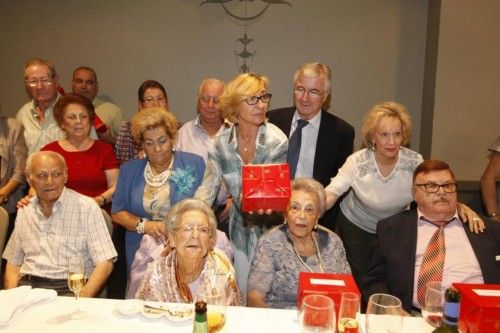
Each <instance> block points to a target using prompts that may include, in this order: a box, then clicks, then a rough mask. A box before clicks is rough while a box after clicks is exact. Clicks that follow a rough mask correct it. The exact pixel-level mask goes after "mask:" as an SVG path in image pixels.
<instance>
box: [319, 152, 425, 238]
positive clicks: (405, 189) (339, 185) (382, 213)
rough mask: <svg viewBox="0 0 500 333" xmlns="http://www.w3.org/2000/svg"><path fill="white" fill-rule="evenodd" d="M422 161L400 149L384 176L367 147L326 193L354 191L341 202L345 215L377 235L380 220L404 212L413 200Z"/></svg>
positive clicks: (354, 155)
mask: <svg viewBox="0 0 500 333" xmlns="http://www.w3.org/2000/svg"><path fill="white" fill-rule="evenodd" d="M422 162H423V158H422V156H421V155H420V154H419V153H417V152H414V151H413V150H410V149H408V148H404V147H401V149H400V151H399V157H398V162H397V164H396V166H395V167H394V169H393V170H392V172H391V173H390V174H389V175H388V176H387V177H383V176H382V175H381V174H380V172H379V170H378V167H377V163H376V161H375V154H374V152H373V151H372V150H370V149H367V148H365V149H362V150H360V151H357V152H355V153H354V154H352V155H351V156H349V157H348V158H347V160H346V162H345V163H344V165H343V166H342V167H341V168H340V169H339V173H338V174H337V176H335V177H334V178H332V181H331V182H330V184H329V185H328V186H327V187H326V188H325V190H326V191H328V192H333V193H335V194H336V195H338V196H340V195H342V194H344V193H345V192H347V191H348V190H349V189H351V190H350V192H349V193H348V194H347V196H346V197H345V198H344V200H342V202H341V203H340V208H341V209H342V213H344V215H345V216H346V217H347V219H348V220H349V221H351V222H352V223H354V224H355V225H356V226H358V227H359V228H361V229H363V230H365V231H367V232H370V233H373V234H374V233H375V231H376V226H377V222H378V221H379V220H381V219H384V218H386V217H389V216H391V215H394V214H396V213H399V212H401V211H402V210H404V209H405V208H406V207H407V206H408V204H409V203H410V202H412V201H413V197H412V194H411V187H412V178H413V171H414V170H415V168H416V167H417V166H418V165H419V164H420V163H422Z"/></svg>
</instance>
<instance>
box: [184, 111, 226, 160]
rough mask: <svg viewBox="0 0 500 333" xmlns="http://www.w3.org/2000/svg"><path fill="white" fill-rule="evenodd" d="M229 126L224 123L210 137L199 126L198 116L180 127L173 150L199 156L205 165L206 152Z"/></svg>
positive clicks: (200, 125)
mask: <svg viewBox="0 0 500 333" xmlns="http://www.w3.org/2000/svg"><path fill="white" fill-rule="evenodd" d="M229 126H230V124H229V123H228V122H227V121H224V123H223V125H222V126H221V127H220V128H219V130H218V131H217V134H215V135H214V136H212V137H210V135H209V134H208V132H207V130H206V129H205V128H204V127H203V125H202V124H201V121H200V116H198V117H196V119H194V120H191V121H188V122H187V123H185V124H184V125H183V126H182V127H181V129H180V130H179V138H178V139H177V144H176V147H175V148H176V149H178V150H181V151H186V152H188V153H193V154H196V155H199V156H201V157H203V159H204V160H205V163H207V160H208V152H209V151H210V149H211V148H212V145H213V143H214V140H215V138H216V137H217V135H219V134H220V133H222V131H223V130H224V128H228V127H229Z"/></svg>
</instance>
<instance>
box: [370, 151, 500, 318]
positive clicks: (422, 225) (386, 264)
mask: <svg viewBox="0 0 500 333" xmlns="http://www.w3.org/2000/svg"><path fill="white" fill-rule="evenodd" d="M412 192H413V196H414V198H415V201H416V203H417V208H416V209H412V210H409V211H404V212H402V213H399V214H396V215H393V216H391V217H389V218H387V219H384V220H382V221H380V222H379V223H378V225H377V246H376V248H375V252H374V254H373V257H372V261H371V265H370V269H369V270H368V273H367V275H366V277H365V279H364V283H363V286H362V288H361V290H362V293H363V298H364V300H365V301H367V300H368V298H369V297H370V295H372V294H374V293H388V294H391V295H394V296H396V297H398V298H399V299H400V300H401V302H402V305H403V308H404V309H405V310H406V311H408V312H409V311H411V310H417V309H420V308H421V305H422V304H420V302H419V299H418V285H419V283H418V282H419V279H420V278H421V277H422V276H423V275H424V274H427V273H429V271H431V270H432V271H433V272H432V274H431V276H432V277H433V278H432V279H431V280H435V277H434V275H433V274H434V269H436V267H441V266H440V265H431V266H430V267H432V269H430V268H429V270H427V269H426V268H423V267H426V266H428V265H426V264H424V262H425V260H424V257H425V256H424V254H426V249H427V246H428V245H429V244H430V243H431V239H432V237H433V234H434V233H435V232H436V231H437V230H438V229H439V228H438V226H436V225H434V224H433V223H432V222H431V221H446V225H445V226H444V228H443V231H444V248H445V255H444V264H443V266H442V269H439V271H440V272H441V273H442V279H441V281H442V284H443V285H444V286H449V285H451V284H452V283H453V282H464V283H494V284H497V283H500V224H499V223H495V222H494V221H492V220H490V219H488V218H486V217H482V219H483V221H484V222H485V226H486V228H485V230H484V232H483V233H479V234H477V233H474V232H472V231H471V230H470V228H469V227H468V226H464V224H463V223H462V222H461V221H460V219H459V216H458V215H457V192H456V181H455V176H454V175H453V172H452V171H451V169H450V168H449V166H448V164H446V163H444V162H442V161H436V160H428V161H425V162H423V163H422V164H420V165H419V166H418V167H417V169H415V172H414V174H413V189H412ZM431 245H434V246H436V245H435V244H431ZM422 268H423V269H422ZM424 272H425V273H424ZM427 280H428V279H427ZM424 281H425V279H424ZM421 285H422V286H424V284H423V283H421ZM422 290H423V289H422ZM422 294H423V293H422Z"/></svg>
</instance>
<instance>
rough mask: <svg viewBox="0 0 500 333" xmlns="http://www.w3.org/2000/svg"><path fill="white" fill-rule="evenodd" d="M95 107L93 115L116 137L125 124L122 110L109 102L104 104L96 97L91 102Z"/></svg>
mask: <svg viewBox="0 0 500 333" xmlns="http://www.w3.org/2000/svg"><path fill="white" fill-rule="evenodd" d="M92 104H94V106H95V113H96V114H97V115H98V116H99V118H101V120H102V122H103V123H105V124H106V125H108V126H109V128H110V129H111V131H112V132H113V136H114V137H116V136H117V135H118V132H119V131H120V128H121V127H122V125H123V124H124V123H125V117H124V116H123V112H122V110H121V109H120V108H119V107H118V106H117V105H115V104H113V103H111V102H106V101H104V100H102V99H100V98H99V97H96V98H95V99H94V101H93V102H92Z"/></svg>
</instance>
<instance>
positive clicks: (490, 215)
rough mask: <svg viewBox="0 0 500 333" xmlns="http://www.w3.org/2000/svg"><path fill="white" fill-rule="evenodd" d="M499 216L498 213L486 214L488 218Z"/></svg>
mask: <svg viewBox="0 0 500 333" xmlns="http://www.w3.org/2000/svg"><path fill="white" fill-rule="evenodd" d="M498 215H500V214H499V213H488V217H495V216H498Z"/></svg>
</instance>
